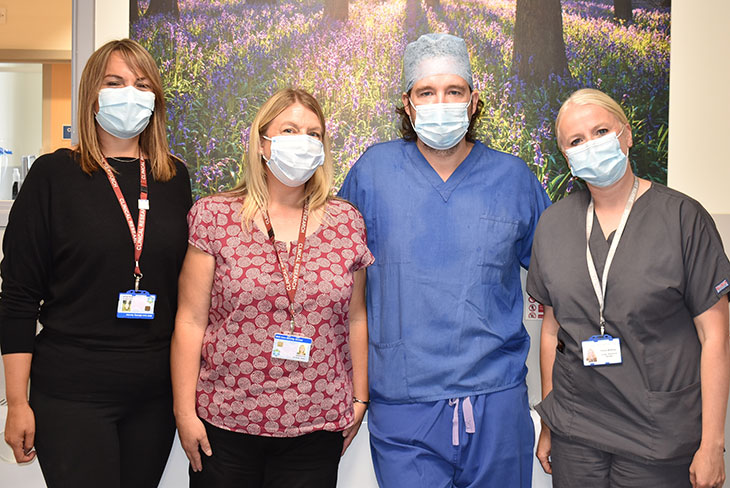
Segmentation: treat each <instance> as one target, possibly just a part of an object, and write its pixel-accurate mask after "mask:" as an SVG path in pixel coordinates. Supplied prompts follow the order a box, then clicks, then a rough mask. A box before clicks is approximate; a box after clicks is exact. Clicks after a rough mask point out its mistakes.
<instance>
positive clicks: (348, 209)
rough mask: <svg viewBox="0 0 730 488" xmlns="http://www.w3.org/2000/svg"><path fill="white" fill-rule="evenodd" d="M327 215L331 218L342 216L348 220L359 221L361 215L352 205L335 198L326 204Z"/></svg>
mask: <svg viewBox="0 0 730 488" xmlns="http://www.w3.org/2000/svg"><path fill="white" fill-rule="evenodd" d="M327 213H328V214H330V215H332V216H339V215H343V216H345V217H346V218H347V219H348V220H361V219H362V215H361V214H360V212H359V211H358V209H357V208H356V207H355V205H353V204H352V203H350V202H348V201H347V200H343V199H342V198H339V197H335V198H332V199H331V200H329V201H328V202H327Z"/></svg>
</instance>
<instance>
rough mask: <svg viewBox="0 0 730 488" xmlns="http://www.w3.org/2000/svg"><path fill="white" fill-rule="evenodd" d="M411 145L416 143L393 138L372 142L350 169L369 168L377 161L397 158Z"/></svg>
mask: <svg viewBox="0 0 730 488" xmlns="http://www.w3.org/2000/svg"><path fill="white" fill-rule="evenodd" d="M411 146H413V147H415V146H416V143H415V142H408V141H406V140H404V139H395V140H392V141H387V142H380V143H378V144H374V145H372V146H370V147H368V148H367V149H366V150H365V152H364V153H363V154H362V156H360V158H359V159H358V160H357V161H356V162H355V164H354V165H353V167H352V169H353V170H356V169H363V168H369V167H371V166H372V165H374V164H377V163H378V162H381V161H387V160H391V159H393V158H398V157H400V156H401V155H402V154H403V153H404V151H406V150H407V149H408V148H409V147H411Z"/></svg>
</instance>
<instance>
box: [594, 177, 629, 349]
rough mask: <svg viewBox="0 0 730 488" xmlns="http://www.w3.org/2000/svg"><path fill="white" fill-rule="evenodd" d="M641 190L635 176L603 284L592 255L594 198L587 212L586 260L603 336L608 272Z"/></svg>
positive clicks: (608, 260)
mask: <svg viewBox="0 0 730 488" xmlns="http://www.w3.org/2000/svg"><path fill="white" fill-rule="evenodd" d="M638 190H639V178H637V177H636V176H634V186H633V188H632V189H631V194H629V199H628V200H626V207H624V213H623V214H622V215H621V221H620V222H619V224H618V228H617V229H616V233H615V234H614V236H613V242H611V247H610V248H609V249H608V255H607V256H606V264H605V265H604V267H603V278H602V279H601V282H600V283H599V281H598V273H597V272H596V265H595V264H594V263H593V256H592V255H591V245H590V241H591V231H592V230H593V197H591V202H590V203H589V204H588V210H587V211H586V260H587V261H588V274H589V275H590V276H591V283H592V284H593V291H594V292H595V293H596V298H597V299H598V314H599V324H600V326H601V335H603V334H604V332H605V326H606V321H605V320H604V319H603V308H604V305H605V297H606V282H607V281H608V270H609V268H610V267H611V263H612V262H613V257H614V255H615V254H616V248H617V247H618V242H619V241H620V240H621V235H622V234H623V233H624V227H626V221H627V220H629V214H630V213H631V207H633V206H634V200H636V194H637V192H638Z"/></svg>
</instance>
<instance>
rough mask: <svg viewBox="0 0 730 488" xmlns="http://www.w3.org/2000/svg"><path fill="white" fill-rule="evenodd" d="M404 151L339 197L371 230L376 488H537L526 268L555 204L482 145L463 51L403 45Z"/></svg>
mask: <svg viewBox="0 0 730 488" xmlns="http://www.w3.org/2000/svg"><path fill="white" fill-rule="evenodd" d="M403 64H404V67H403V74H404V79H405V93H403V95H402V102H403V107H402V108H398V112H399V114H400V115H401V117H402V128H401V131H402V135H403V138H402V139H398V140H395V141H390V142H386V143H383V144H376V145H375V146H372V147H370V148H369V149H368V150H367V151H366V152H365V153H364V154H363V155H362V157H361V158H360V159H359V160H358V161H357V163H356V164H355V165H354V166H353V167H352V169H351V170H350V172H349V174H348V176H347V178H346V180H345V182H344V184H343V186H342V189H341V191H340V196H341V197H343V198H345V199H347V200H349V201H351V202H353V203H354V204H355V205H357V207H358V208H359V209H360V211H361V212H362V214H363V216H364V217H365V222H366V224H367V233H368V246H369V247H370V250H371V251H372V252H373V254H374V255H375V264H374V265H373V266H371V267H370V268H369V269H368V283H367V302H368V320H369V328H370V329H369V330H370V350H369V355H370V356H369V376H370V392H371V393H370V394H371V396H370V400H371V403H370V413H369V428H370V434H371V437H370V441H371V448H372V454H373V461H374V464H375V472H376V475H377V478H378V483H379V484H380V486H381V487H397V488H408V487H419V488H422V487H429V488H430V487H451V486H459V487H499V488H503V487H525V488H528V487H530V484H531V475H532V453H533V441H534V439H533V426H532V422H531V419H530V414H529V406H528V400H527V388H526V385H525V375H526V372H527V368H526V367H525V359H526V357H527V351H528V349H529V346H530V340H529V336H528V334H527V331H526V330H525V328H524V326H523V324H522V293H521V288H520V267H525V268H526V267H527V266H528V264H529V258H530V248H531V245H532V236H533V233H534V230H535V226H536V225H537V220H538V218H539V217H540V214H541V213H542V211H543V210H544V209H545V208H546V207H547V206H548V205H549V204H550V201H549V199H548V197H547V195H546V194H545V191H544V189H543V188H542V186H541V185H540V183H539V182H538V181H537V179H536V178H535V176H534V175H533V174H532V173H531V172H530V170H529V169H528V167H527V165H526V164H525V163H524V162H523V161H522V160H521V159H519V158H517V157H515V156H511V155H509V154H505V153H502V152H499V151H496V150H493V149H490V148H488V147H486V146H485V145H483V144H482V143H480V142H479V141H476V140H475V139H474V126H475V124H476V122H477V120H478V118H479V115H480V113H481V110H482V106H483V103H482V102H481V101H479V94H478V92H477V91H476V90H474V87H473V81H472V74H471V66H470V62H469V54H468V52H467V49H466V45H465V43H464V41H463V40H462V39H460V38H458V37H454V36H451V35H448V34H427V35H424V36H421V37H420V38H419V39H418V40H417V41H415V42H412V43H411V44H409V45H408V46H407V47H406V51H405V55H404V60H403Z"/></svg>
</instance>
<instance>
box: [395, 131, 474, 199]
mask: <svg viewBox="0 0 730 488" xmlns="http://www.w3.org/2000/svg"><path fill="white" fill-rule="evenodd" d="M482 151H483V147H482V145H481V143H480V142H479V141H475V142H474V146H473V147H472V148H471V151H469V154H467V156H466V158H465V159H464V160H463V161H462V162H461V164H459V166H457V167H456V169H455V170H454V172H453V173H451V175H450V176H449V177H448V178H447V179H446V181H444V180H442V179H441V177H440V176H439V174H438V173H437V172H436V170H435V169H433V166H431V165H430V164H429V163H428V161H427V160H426V158H425V157H424V156H423V154H421V151H419V150H418V146H417V145H416V144H415V143H411V144H409V145H408V156H409V158H408V159H409V160H410V162H411V164H413V166H414V167H415V168H416V169H417V170H418V172H419V173H421V175H423V177H424V178H425V179H426V181H428V182H429V183H430V184H431V186H432V187H433V188H434V190H436V191H437V192H438V193H439V195H441V198H442V199H443V200H444V202H448V201H449V197H450V196H451V194H452V193H453V192H454V190H455V189H456V187H458V186H459V183H461V182H462V180H463V179H464V178H466V176H467V175H468V174H469V173H470V172H471V170H472V168H473V167H474V165H475V164H476V161H477V160H478V159H479V155H480V154H481V153H482Z"/></svg>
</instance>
